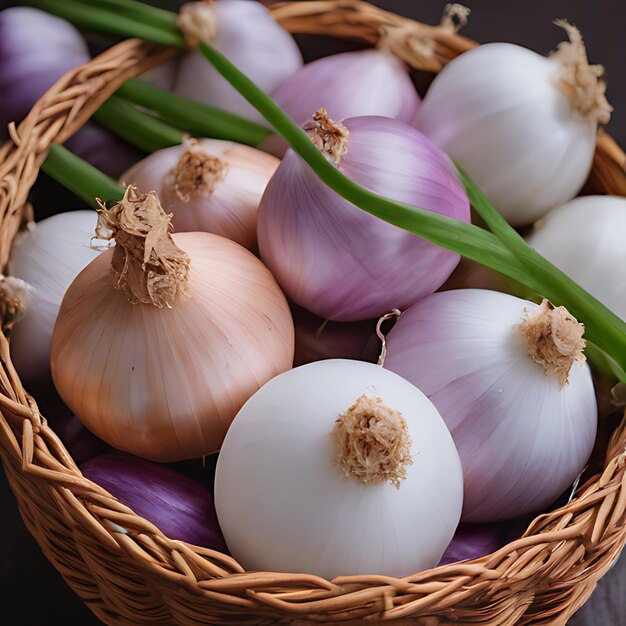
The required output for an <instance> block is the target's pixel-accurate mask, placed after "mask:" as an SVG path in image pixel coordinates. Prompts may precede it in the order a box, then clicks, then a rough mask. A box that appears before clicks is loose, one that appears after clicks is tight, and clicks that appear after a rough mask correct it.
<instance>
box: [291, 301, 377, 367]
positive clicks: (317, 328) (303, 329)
mask: <svg viewBox="0 0 626 626" xmlns="http://www.w3.org/2000/svg"><path fill="white" fill-rule="evenodd" d="M291 313H292V315H293V323H294V327H295V331H296V354H295V356H294V362H293V364H294V367H298V366H299V365H306V364H307V363H313V362H314V361H323V360H324V359H354V360H356V361H368V362H370V363H376V360H377V359H378V354H379V352H380V341H379V339H378V337H377V336H376V320H365V321H363V322H329V321H328V320H324V319H322V318H321V317H318V316H317V315H314V314H313V313H311V312H309V311H307V310H306V309H303V308H302V307H299V306H297V305H295V304H292V305H291Z"/></svg>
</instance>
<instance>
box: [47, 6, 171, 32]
mask: <svg viewBox="0 0 626 626" xmlns="http://www.w3.org/2000/svg"><path fill="white" fill-rule="evenodd" d="M57 1H58V0H57ZM74 1H75V2H77V3H80V2H81V1H84V0H74ZM87 4H89V6H90V7H92V8H102V9H109V10H112V11H115V12H117V13H118V14H119V15H123V16H124V17H128V18H132V19H134V20H139V21H141V22H142V23H143V24H148V25H150V26H155V27H157V28H164V29H168V30H170V31H174V32H175V31H176V30H177V29H176V13H172V11H166V10H165V9H159V8H158V7H153V6H151V5H149V4H145V3H144V2H137V0H88V2H87Z"/></svg>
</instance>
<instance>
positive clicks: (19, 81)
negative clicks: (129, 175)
mask: <svg viewBox="0 0 626 626" xmlns="http://www.w3.org/2000/svg"><path fill="white" fill-rule="evenodd" d="M89 60H90V56H89V50H88V48H87V43H86V42H85V40H84V38H83V36H82V35H81V34H80V32H79V31H78V30H77V29H76V28H75V27H74V26H73V25H72V24H70V23H69V22H67V21H65V20H63V19H61V18H59V17H55V16H54V15H50V14H48V13H45V12H44V11H39V10H38V9H33V8H30V7H13V8H10V9H5V10H4V11H2V12H0V94H2V97H1V98H0V139H2V140H5V139H6V138H7V137H8V131H7V126H8V124H9V122H15V123H16V124H18V123H19V122H21V121H22V119H24V117H26V115H27V114H28V112H29V111H30V110H31V108H32V107H33V105H34V104H35V103H36V102H37V100H39V98H40V97H41V96H42V95H43V94H44V93H45V92H46V91H47V90H48V89H49V88H50V87H52V85H53V84H54V83H55V82H56V81H57V80H59V78H61V77H62V76H63V75H64V74H66V73H67V72H69V71H70V70H71V69H73V68H75V67H77V66H79V65H82V64H84V63H87V62H88V61H89ZM67 147H68V148H69V149H70V150H72V152H74V153H75V154H77V155H78V156H80V157H81V158H83V159H85V160H87V161H89V162H90V163H91V164H92V165H95V166H96V167H98V168H99V169H101V170H102V171H104V172H106V173H107V174H109V175H110V176H114V177H117V176H119V175H120V174H121V173H122V172H123V171H124V170H126V169H127V168H128V167H129V166H130V164H131V163H133V162H134V161H137V160H138V159H139V158H140V156H139V153H138V152H137V151H136V150H134V149H133V148H131V147H130V146H129V145H128V144H126V143H125V142H124V141H122V140H121V139H118V138H117V137H116V136H115V135H113V134H111V133H109V132H108V131H106V130H104V129H103V128H100V127H99V126H97V125H96V124H94V123H87V124H86V125H85V126H84V127H83V128H81V129H80V130H79V131H78V132H77V133H76V134H75V135H74V136H73V137H72V138H71V139H70V140H68V142H67Z"/></svg>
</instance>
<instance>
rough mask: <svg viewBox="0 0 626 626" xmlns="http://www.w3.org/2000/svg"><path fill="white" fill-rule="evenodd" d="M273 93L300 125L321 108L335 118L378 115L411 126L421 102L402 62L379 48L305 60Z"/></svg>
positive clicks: (282, 107) (284, 109)
mask: <svg viewBox="0 0 626 626" xmlns="http://www.w3.org/2000/svg"><path fill="white" fill-rule="evenodd" d="M272 95H273V97H274V99H275V100H276V102H277V103H278V104H279V106H280V107H281V109H283V111H285V112H286V113H288V114H289V115H290V116H291V117H292V118H293V119H294V120H295V121H296V122H297V123H298V124H304V123H305V122H306V121H307V120H308V119H309V118H310V117H311V112H312V111H316V110H317V109H319V108H320V107H322V106H323V107H324V108H325V109H326V111H327V112H328V115H329V117H331V118H332V119H334V120H343V119H346V118H348V117H358V116H363V115H382V116H383V117H393V118H395V119H398V120H402V121H403V122H407V124H410V123H412V122H413V120H414V119H415V114H416V113H417V109H418V107H419V103H420V99H419V96H418V95H417V91H416V90H415V87H414V85H413V82H412V81H411V78H410V76H409V69H408V67H407V66H406V64H405V63H403V62H402V61H400V59H398V58H397V57H396V56H394V55H393V54H392V53H390V52H386V51H383V50H360V51H357V52H344V53H342V54H334V55H332V56H329V57H325V58H323V59H318V60H317V61H313V62H312V63H307V64H306V65H305V66H303V67H302V68H301V69H300V70H298V71H297V72H296V73H295V74H293V75H292V76H290V77H289V78H287V80H286V81H285V82H284V83H282V84H281V85H280V86H279V87H278V89H277V90H276V91H275V92H274V93H273V94H272Z"/></svg>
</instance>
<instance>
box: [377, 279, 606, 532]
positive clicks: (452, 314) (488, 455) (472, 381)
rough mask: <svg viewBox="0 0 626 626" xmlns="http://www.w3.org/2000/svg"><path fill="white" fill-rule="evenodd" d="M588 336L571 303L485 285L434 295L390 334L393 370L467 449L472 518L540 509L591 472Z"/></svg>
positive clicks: (467, 509) (466, 511)
mask: <svg viewBox="0 0 626 626" xmlns="http://www.w3.org/2000/svg"><path fill="white" fill-rule="evenodd" d="M538 314H540V316H538ZM535 316H537V317H535ZM523 320H528V321H527V322H525V323H524V326H523V327H522V326H520V324H522V321H523ZM581 334H582V327H581V326H580V325H579V324H578V323H577V322H576V320H574V319H573V318H571V316H568V314H567V312H566V311H564V310H563V309H562V307H561V308H559V309H555V310H554V311H550V308H549V307H548V306H547V304H544V305H542V307H539V306H538V305H536V304H533V303H532V302H527V301H526V300H520V299H519V298H515V297H513V296H509V295H507V294H503V293H496V292H492V291H482V290H479V289H464V290H458V291H447V292H444V293H436V294H433V295H432V296H429V297H428V298H425V299H424V300H422V301H420V302H418V303H416V304H415V305H413V306H412V307H411V308H409V309H408V310H407V311H405V312H404V313H403V314H402V316H401V317H400V319H399V320H398V321H397V322H396V325H395V326H394V328H393V329H392V330H391V332H390V333H389V335H388V337H387V359H386V361H385V367H387V368H389V369H390V370H392V371H394V372H396V373H398V374H400V375H401V376H404V377H405V378H406V379H407V380H409V381H410V382H412V383H413V384H414V385H417V386H419V388H420V389H421V390H422V391H423V392H424V393H425V394H426V395H427V396H428V397H429V398H430V399H431V400H432V402H433V403H434V405H435V406H436V407H437V409H438V410H439V412H440V413H441V416H442V417H443V419H444V420H445V422H446V424H447V425H448V428H449V429H450V432H451V433H452V436H453V438H454V441H455V443H456V446H457V448H458V450H459V455H460V457H461V462H462V463H463V473H464V480H465V501H464V508H463V520H464V521H468V522H491V521H498V520H502V519H511V518H513V517H517V516H520V515H523V514H525V513H532V512H535V511H540V510H541V509H543V508H545V507H546V506H548V505H549V504H550V503H551V502H553V501H554V500H555V499H556V498H557V497H558V496H559V495H560V494H561V493H562V492H563V491H564V490H565V489H566V488H567V487H568V486H569V485H571V483H572V482H573V481H574V480H575V478H576V477H577V476H578V474H579V473H580V471H581V470H582V469H583V467H584V466H585V463H586V462H587V459H588V458H589V455H590V454H591V450H592V448H593V444H594V440H595V435H596V402H595V396H594V390H593V384H592V381H591V373H590V370H589V367H588V366H587V365H582V366H580V365H578V364H576V363H575V362H574V361H578V362H581V359H582V353H581V352H580V350H581V348H582V346H583V345H584V344H583V343H581V339H580V337H581ZM538 361H542V364H539V363H538ZM566 379H569V384H566Z"/></svg>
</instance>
